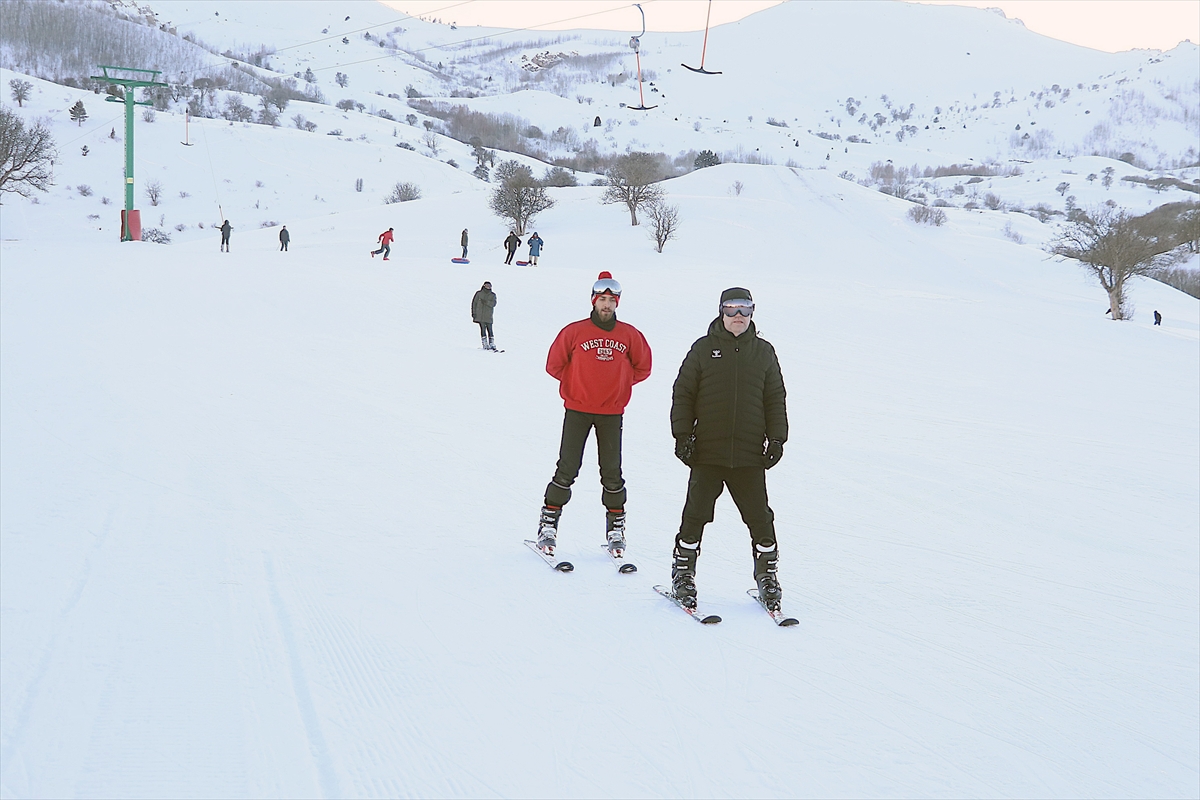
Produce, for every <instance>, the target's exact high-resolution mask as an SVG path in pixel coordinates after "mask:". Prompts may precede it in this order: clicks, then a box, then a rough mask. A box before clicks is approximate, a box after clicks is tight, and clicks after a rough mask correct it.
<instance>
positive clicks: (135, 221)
mask: <svg viewBox="0 0 1200 800" xmlns="http://www.w3.org/2000/svg"><path fill="white" fill-rule="evenodd" d="M100 70H101V71H102V72H103V73H104V74H103V75H92V76H91V78H92V80H94V81H101V82H103V83H108V84H115V85H117V86H123V87H125V97H124V98H120V97H113V96H112V95H109V96H108V97H106V98H104V99H105V101H107V102H109V103H124V104H125V209H124V210H123V211H122V212H121V241H122V242H132V241H137V240H140V239H141V238H142V220H141V214H140V213H139V212H137V211H135V210H134V208H133V107H134V106H149V105H154V104H153V103H149V102H141V103H139V102H138V101H137V100H135V99H134V97H133V90H134V89H138V88H150V87H152V86H163V87H165V86H166V85H167V84H165V83H163V82H162V81H160V80H158V76H159V75H161V74H162V70H157V69H135V68H133V67H112V66H106V65H104V64H101V65H100ZM109 70H112V72H113V73H122V74H131V76H130V77H120V75H119V74H110V73H109Z"/></svg>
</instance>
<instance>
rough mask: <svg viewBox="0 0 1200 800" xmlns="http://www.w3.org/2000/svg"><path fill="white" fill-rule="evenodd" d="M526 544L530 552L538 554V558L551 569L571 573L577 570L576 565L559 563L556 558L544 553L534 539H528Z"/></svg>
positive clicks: (565, 562) (567, 562)
mask: <svg viewBox="0 0 1200 800" xmlns="http://www.w3.org/2000/svg"><path fill="white" fill-rule="evenodd" d="M525 544H526V545H527V546H528V547H529V549H530V550H532V551H533V552H535V553H537V554H538V558H540V559H541V560H542V561H545V562H546V563H547V564H548V565H549V566H550V569H553V570H557V571H558V572H570V571H572V570H573V569H575V565H574V564H572V563H571V562H570V561H559V560H558V559H557V558H555V557H554V556H552V555H548V554H546V553H544V552H542V550H541V549H540V548H539V547H538V546H537V542H535V541H534V540H533V539H526V540H525Z"/></svg>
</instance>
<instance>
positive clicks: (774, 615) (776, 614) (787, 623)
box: [746, 589, 800, 628]
mask: <svg viewBox="0 0 1200 800" xmlns="http://www.w3.org/2000/svg"><path fill="white" fill-rule="evenodd" d="M746 594H748V595H750V596H751V597H753V598H754V602H756V603H758V604H759V605H760V606H762V609H763V611H765V612H767V613H768V614H770V615H771V619H773V620H775V624H776V625H778V626H779V627H781V628H790V627H792V626H793V625H799V624H800V620H798V619H796V618H795V617H788V616H785V615H784V613H783V609H782V608H781V609H779V610H778V611H772V610H771V609H769V608H767V604H766V603H764V602H763V601H762V598H761V597H759V596H758V589H747V590H746Z"/></svg>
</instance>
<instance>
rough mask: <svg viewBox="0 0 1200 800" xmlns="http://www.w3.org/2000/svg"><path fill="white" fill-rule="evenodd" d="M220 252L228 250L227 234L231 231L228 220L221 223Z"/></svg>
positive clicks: (231, 227)
mask: <svg viewBox="0 0 1200 800" xmlns="http://www.w3.org/2000/svg"><path fill="white" fill-rule="evenodd" d="M220 230H221V252H223V253H228V252H229V234H231V233H233V226H232V225H230V224H229V220H225V221H224V222H223V223H221V228H220Z"/></svg>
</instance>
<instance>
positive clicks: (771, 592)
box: [671, 287, 788, 610]
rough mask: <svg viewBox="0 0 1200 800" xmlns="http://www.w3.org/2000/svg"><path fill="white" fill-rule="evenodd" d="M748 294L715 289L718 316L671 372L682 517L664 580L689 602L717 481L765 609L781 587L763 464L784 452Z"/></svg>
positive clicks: (782, 415) (768, 355) (779, 394)
mask: <svg viewBox="0 0 1200 800" xmlns="http://www.w3.org/2000/svg"><path fill="white" fill-rule="evenodd" d="M753 314H754V300H753V298H752V297H751V296H750V292H748V291H746V290H745V289H742V288H739V287H734V288H732V289H726V290H725V291H724V292H722V293H721V305H720V316H718V317H717V318H716V319H715V320H713V321H712V324H710V325H709V326H708V334H707V335H706V336H703V337H701V338H700V339H697V340H696V342H695V344H693V345H692V349H691V350H690V351H688V354H687V357H686V358H684V360H683V366H681V367H680V368H679V377H678V378H676V379H675V388H674V390H673V394H672V402H671V433H672V434H673V435H674V436H675V455H676V456H677V457H678V458H679V460H680V461H682V462H683V463H684V464H686V465H687V466H689V467H691V470H692V471H691V475H690V476H689V477H688V492H687V502H686V503H685V505H684V507H683V521H682V522H681V523H680V525H679V534H678V535H677V536H676V537H675V552H674V563H673V564H672V567H671V583H672V589H673V591H674V593H675V596H676V597H677V598H679V600H680V602H682V603H683V604H684V605H685V606H688V607H694V606H695V604H696V560H697V559H698V558H699V556H700V537H701V536H702V535H703V533H704V526H705V525H707V524H708V523H710V522H712V521H713V509H714V507H715V506H716V503H717V498H718V497H720V496H721V492H723V491H724V490H725V487H729V494H730V495H732V496H733V502H734V503H736V504H737V507H738V511H739V512H741V515H742V521H743V522H745V523H746V526H747V527H748V528H749V529H750V539H751V542H752V545H753V551H754V580H755V582H756V583H757V584H758V592H759V596H760V597H761V598H762V599H763V601H764V603H765V604H766V605H767V607H768V608H771V609H772V610H774V609H777V608H779V606H780V601H781V600H782V598H783V592H782V590H780V588H779V579H778V577H777V574H776V573H777V570H778V565H779V548H778V546H777V544H776V541H775V522H774V521H775V514H774V513H773V512H772V511H771V507H770V506H769V505H767V478H766V470H768V469H770V468H771V467H773V466H775V465H776V464H777V463H779V459H780V458H782V457H783V443H784V442H786V441H787V436H788V421H787V392H786V390H785V389H784V386H783V373H782V372H781V371H780V369H779V358H778V357H777V356H776V355H775V348H774V347H772V346H771V343H770V342H768V341H767V340H765V339H760V338H759V337H758V333H757V331H756V330H755V328H754V323H753V322H752V321H751V317H752V316H753Z"/></svg>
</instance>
